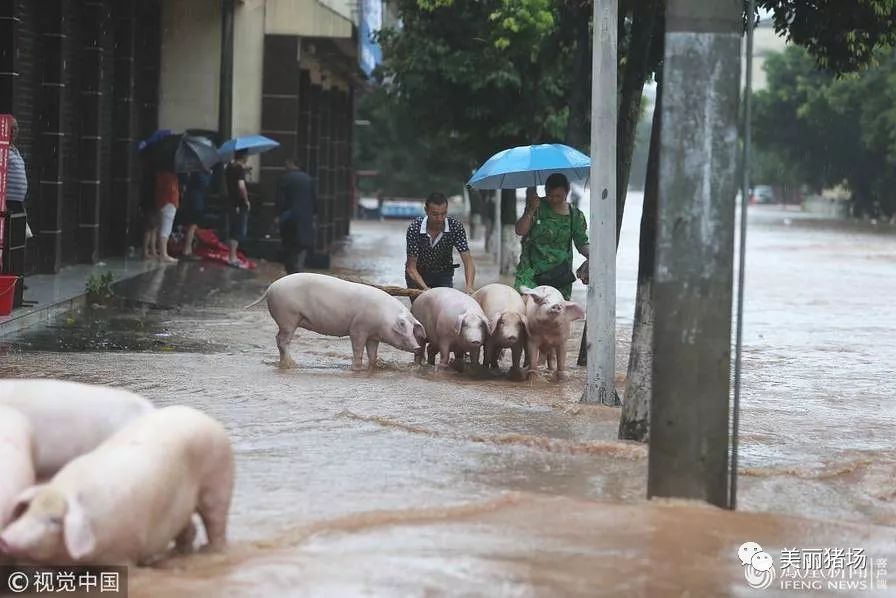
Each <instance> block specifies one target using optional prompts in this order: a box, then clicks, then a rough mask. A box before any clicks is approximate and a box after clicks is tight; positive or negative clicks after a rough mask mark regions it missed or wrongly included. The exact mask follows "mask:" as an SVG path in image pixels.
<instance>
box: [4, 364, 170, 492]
mask: <svg viewBox="0 0 896 598" xmlns="http://www.w3.org/2000/svg"><path fill="white" fill-rule="evenodd" d="M0 406H4V407H11V408H13V409H15V410H17V411H19V412H20V413H22V414H23V415H24V416H25V417H27V418H28V420H29V421H30V422H31V427H32V428H33V429H34V430H35V462H34V469H35V473H36V474H37V477H38V478H48V477H50V476H52V475H53V474H55V473H56V472H57V471H59V470H60V469H61V468H62V466H63V465H65V464H66V463H68V462H69V461H71V460H72V459H74V458H75V457H77V456H79V455H83V454H84V453H86V452H88V451H91V450H93V449H94V448H96V447H97V446H98V445H99V444H100V443H101V442H103V441H104V440H106V439H107V438H109V436H111V435H112V434H114V433H116V432H117V431H118V430H120V429H121V428H122V427H123V426H125V425H126V424H128V423H129V422H131V421H132V420H133V419H134V418H136V417H139V416H140V415H143V414H144V413H147V412H149V411H152V409H153V405H152V403H150V402H149V401H148V400H146V399H144V398H143V397H141V396H140V395H137V394H134V393H133V392H130V391H128V390H124V389H121V388H111V387H108V386H98V385H93V384H81V383H79V382H68V381H66V380H49V379H46V380H44V379H30V380H29V379H21V380H0Z"/></svg>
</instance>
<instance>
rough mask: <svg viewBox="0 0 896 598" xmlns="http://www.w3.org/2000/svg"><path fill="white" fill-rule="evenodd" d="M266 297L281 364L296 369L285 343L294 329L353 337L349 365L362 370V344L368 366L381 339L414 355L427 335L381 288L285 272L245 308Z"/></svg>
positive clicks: (371, 364)
mask: <svg viewBox="0 0 896 598" xmlns="http://www.w3.org/2000/svg"><path fill="white" fill-rule="evenodd" d="M263 299H267V301H268V311H269V312H270V313H271V317H272V318H274V322H276V323H277V327H278V328H279V329H280V330H279V332H277V349H278V350H279V351H280V367H282V368H288V367H295V362H294V361H293V360H292V358H291V357H290V356H289V343H291V342H292V338H293V335H295V332H296V329H297V328H304V329H306V330H310V331H312V332H317V333H318V334H325V335H327V336H348V337H350V338H351V340H352V353H353V359H352V369H353V370H360V369H362V359H363V356H364V348H365V347H366V348H367V359H368V361H369V363H368V368H369V369H370V370H371V371H372V370H373V369H374V368H375V367H376V353H377V349H378V348H379V344H380V342H384V343H386V344H388V345H392V346H393V347H395V348H396V349H401V350H402V351H408V352H410V353H415V352H416V351H418V350H419V349H420V347H421V344H422V343H423V341H424V339H425V338H426V334H425V332H424V331H423V326H422V325H421V324H420V322H418V321H417V320H415V319H414V317H413V316H412V315H411V313H410V312H409V311H408V308H407V307H405V306H404V305H403V304H402V303H401V301H399V300H398V299H396V298H395V297H392V296H391V295H389V294H388V293H386V292H385V291H382V290H380V289H377V288H374V287H371V286H368V285H365V284H359V283H356V282H349V281H346V280H342V279H339V278H335V277H333V276H326V275H324V274H312V273H304V272H303V273H300V274H290V275H288V276H284V277H283V278H280V279H278V280H276V281H274V282H273V283H272V284H271V286H269V287H268V289H267V290H266V291H265V293H264V295H262V296H261V297H260V298H259V299H258V300H257V301H255V302H254V303H251V304H250V305H247V306H246V309H248V308H250V307H252V306H253V305H256V304H258V303H260V302H261V301H262V300H263Z"/></svg>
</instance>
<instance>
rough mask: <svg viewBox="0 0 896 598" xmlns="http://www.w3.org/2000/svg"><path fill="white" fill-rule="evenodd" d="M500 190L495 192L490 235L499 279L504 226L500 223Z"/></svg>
mask: <svg viewBox="0 0 896 598" xmlns="http://www.w3.org/2000/svg"><path fill="white" fill-rule="evenodd" d="M502 201H503V197H501V189H498V190H497V191H495V224H494V226H492V235H493V237H492V238H493V239H494V243H495V255H496V256H497V260H498V278H500V277H501V260H503V259H504V230H503V229H504V225H503V224H502V223H501V218H502V217H503V215H502V213H501V202H502Z"/></svg>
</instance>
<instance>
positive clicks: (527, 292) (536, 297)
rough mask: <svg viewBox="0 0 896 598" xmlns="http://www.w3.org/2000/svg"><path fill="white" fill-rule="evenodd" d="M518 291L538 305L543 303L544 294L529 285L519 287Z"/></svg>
mask: <svg viewBox="0 0 896 598" xmlns="http://www.w3.org/2000/svg"><path fill="white" fill-rule="evenodd" d="M520 293H521V294H522V295H523V298H524V299H525V298H526V297H529V298H530V299H532V301H534V302H535V303H536V304H538V305H542V304H543V303H544V296H543V295H542V294H541V293H539V292H538V290H537V289H530V288H529V287H520Z"/></svg>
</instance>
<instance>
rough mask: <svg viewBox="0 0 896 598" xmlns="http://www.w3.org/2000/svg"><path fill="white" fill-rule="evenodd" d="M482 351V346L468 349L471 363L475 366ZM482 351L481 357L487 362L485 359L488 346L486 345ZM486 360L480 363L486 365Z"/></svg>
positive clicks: (486, 358)
mask: <svg viewBox="0 0 896 598" xmlns="http://www.w3.org/2000/svg"><path fill="white" fill-rule="evenodd" d="M482 353H483V351H482V347H476V348H475V349H473V350H472V351H470V359H471V360H472V361H473V365H475V366H478V365H479V355H480V354H482ZM484 353H485V354H484V356H483V357H484V359H485V360H486V362H487V360H488V348H487V347H486V349H485V351H484ZM486 362H484V363H483V364H482V365H488V363H486Z"/></svg>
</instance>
